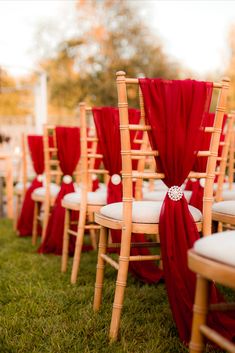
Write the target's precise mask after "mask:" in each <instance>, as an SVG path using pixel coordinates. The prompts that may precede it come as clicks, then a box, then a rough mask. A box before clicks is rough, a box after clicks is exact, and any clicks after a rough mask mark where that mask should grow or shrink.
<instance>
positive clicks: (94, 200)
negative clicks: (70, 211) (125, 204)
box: [63, 190, 107, 205]
mask: <svg viewBox="0 0 235 353" xmlns="http://www.w3.org/2000/svg"><path fill="white" fill-rule="evenodd" d="M63 201H65V202H66V204H67V205H69V204H71V205H72V204H80V203H81V194H80V193H78V192H71V193H69V194H67V195H65V196H64V198H63ZM87 203H88V204H90V205H106V203H107V194H106V192H104V191H98V190H97V191H95V192H88V194H87Z"/></svg>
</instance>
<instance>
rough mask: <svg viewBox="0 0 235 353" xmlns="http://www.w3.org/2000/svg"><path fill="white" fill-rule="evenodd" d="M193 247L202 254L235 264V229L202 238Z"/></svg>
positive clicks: (228, 263)
mask: <svg viewBox="0 0 235 353" xmlns="http://www.w3.org/2000/svg"><path fill="white" fill-rule="evenodd" d="M193 249H194V251H195V252H196V253H197V254H199V255H201V256H205V257H207V258H209V259H212V260H215V261H219V262H222V263H225V264H227V265H231V266H235V256H234V254H235V231H229V232H221V233H216V234H212V235H211V236H207V237H204V238H201V239H199V240H197V241H196V242H195V243H194V247H193Z"/></svg>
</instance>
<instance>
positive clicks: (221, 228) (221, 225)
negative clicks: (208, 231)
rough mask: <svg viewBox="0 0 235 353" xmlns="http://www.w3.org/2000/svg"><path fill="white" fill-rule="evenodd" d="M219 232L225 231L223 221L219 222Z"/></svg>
mask: <svg viewBox="0 0 235 353" xmlns="http://www.w3.org/2000/svg"><path fill="white" fill-rule="evenodd" d="M217 231H218V233H220V232H223V223H222V222H218V230H217Z"/></svg>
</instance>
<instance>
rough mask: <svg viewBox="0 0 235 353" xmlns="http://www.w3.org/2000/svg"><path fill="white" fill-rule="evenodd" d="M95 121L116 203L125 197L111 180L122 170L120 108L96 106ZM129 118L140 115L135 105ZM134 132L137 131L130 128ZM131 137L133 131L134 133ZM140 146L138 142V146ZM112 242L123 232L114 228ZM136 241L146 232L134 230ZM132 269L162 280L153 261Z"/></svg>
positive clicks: (110, 194)
mask: <svg viewBox="0 0 235 353" xmlns="http://www.w3.org/2000/svg"><path fill="white" fill-rule="evenodd" d="M92 111H93V115H94V121H95V125H96V130H97V135H98V138H99V141H100V148H101V151H102V153H103V161H104V166H105V168H106V169H107V170H108V171H109V173H110V176H111V178H110V181H109V184H108V190H107V194H108V196H107V203H108V204H110V203H114V202H120V201H122V184H121V183H119V184H118V185H115V184H114V183H113V182H112V176H113V175H115V174H118V175H120V172H121V168H122V167H121V166H122V163H121V153H120V152H121V142H120V132H119V112H118V109H117V108H112V107H102V108H93V110H92ZM129 117H130V122H131V123H133V124H136V123H138V122H139V119H140V112H139V111H138V110H136V109H129ZM131 134H135V132H133V131H132V132H131ZM131 140H132V141H133V140H134V135H132V139H131ZM136 147H137V146H136ZM111 234H112V240H113V242H120V237H121V232H120V231H117V230H111ZM132 241H133V242H143V241H146V240H145V239H144V235H142V234H132ZM131 254H132V255H148V254H149V251H148V249H134V248H133V249H132V250H131ZM130 271H131V273H132V274H133V275H135V276H136V277H137V278H138V279H140V280H141V281H143V282H147V283H154V282H157V281H159V279H160V278H161V277H162V271H161V270H159V269H158V268H157V266H156V265H155V264H154V262H151V261H148V262H147V263H146V262H145V263H141V262H135V263H134V262H130Z"/></svg>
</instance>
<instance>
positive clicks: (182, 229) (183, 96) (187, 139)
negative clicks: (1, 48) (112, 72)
mask: <svg viewBox="0 0 235 353" xmlns="http://www.w3.org/2000/svg"><path fill="white" fill-rule="evenodd" d="M139 82H140V86H141V90H142V93H143V98H144V106H145V112H146V118H147V121H148V122H149V123H150V125H151V127H152V131H151V132H150V140H151V144H152V148H153V149H158V150H159V157H158V158H157V159H156V162H157V165H158V167H159V171H162V172H164V174H165V175H166V179H165V180H164V181H165V183H166V185H167V186H168V187H171V186H173V185H178V186H180V185H181V184H182V183H183V182H184V180H185V178H186V177H187V175H188V173H189V172H190V170H192V167H193V165H194V163H195V158H196V153H197V151H198V150H199V148H200V146H201V143H202V142H201V141H202V127H203V126H205V124H204V121H203V120H204V117H205V113H207V112H208V109H209V104H210V100H211V94H212V84H211V83H206V82H197V81H193V80H185V81H164V80H161V79H140V80H139ZM159 230H160V240H161V252H162V258H163V268H164V275H165V281H166V288H167V293H168V298H169V302H170V306H171V310H172V314H173V317H174V320H175V322H176V325H177V328H178V332H179V336H180V338H181V340H182V341H184V342H188V341H189V340H190V335H191V321H192V306H193V302H194V292H195V274H193V273H192V272H191V271H189V269H188V266H187V250H188V249H190V248H191V247H192V246H193V244H194V242H195V241H196V240H197V239H198V238H199V234H198V231H197V229H196V226H195V223H194V221H193V218H192V216H191V214H190V213H189V209H188V205H187V201H186V199H185V198H184V197H183V198H182V199H180V200H179V201H172V200H171V199H170V198H169V196H168V194H167V195H166V197H165V200H164V202H163V206H162V210H161V214H160V224H159ZM212 297H213V299H212V300H213V301H214V302H217V300H218V297H219V296H218V294H217V292H216V291H215V288H214V287H213V288H212ZM209 321H210V322H211V324H212V327H216V328H217V329H218V330H219V331H220V332H221V331H224V333H225V335H226V336H227V337H230V338H231V337H233V336H234V334H235V321H234V320H232V319H230V317H229V315H228V314H222V313H214V314H213V316H212V315H211V316H210V319H209Z"/></svg>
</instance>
